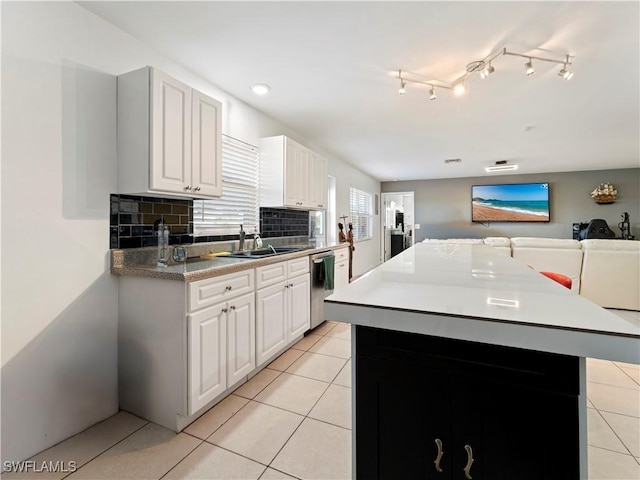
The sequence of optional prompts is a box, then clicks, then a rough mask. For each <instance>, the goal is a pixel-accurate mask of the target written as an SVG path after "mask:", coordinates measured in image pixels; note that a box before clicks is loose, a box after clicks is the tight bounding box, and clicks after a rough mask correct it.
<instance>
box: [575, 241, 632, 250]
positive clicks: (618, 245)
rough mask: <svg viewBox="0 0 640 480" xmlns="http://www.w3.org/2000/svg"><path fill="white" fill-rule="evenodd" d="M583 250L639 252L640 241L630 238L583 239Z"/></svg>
mask: <svg viewBox="0 0 640 480" xmlns="http://www.w3.org/2000/svg"><path fill="white" fill-rule="evenodd" d="M580 244H581V245H582V249H583V250H615V251H623V252H639V251H640V242H634V241H630V240H599V239H589V240H581V241H580Z"/></svg>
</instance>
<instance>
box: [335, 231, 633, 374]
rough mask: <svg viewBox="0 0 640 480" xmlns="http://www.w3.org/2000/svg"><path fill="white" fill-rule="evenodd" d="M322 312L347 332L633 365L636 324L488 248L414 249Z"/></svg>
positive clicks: (343, 292) (365, 278)
mask: <svg viewBox="0 0 640 480" xmlns="http://www.w3.org/2000/svg"><path fill="white" fill-rule="evenodd" d="M603 282H606V279H603ZM325 310H326V312H325V313H326V318H327V319H330V320H336V321H340V322H346V323H351V324H355V325H364V326H371V327H376V328H384V329H390V330H397V331H404V332H412V333H420V334H425V335H434V336H440V337H446V338H457V339H462V340H471V341H477V342H481V343H489V344H496V345H506V346H512V347H519V348H527V349H531V350H538V351H544V352H551V353H561V354H566V355H574V356H581V357H593V358H602V359H607V360H615V361H621V362H628V363H640V322H636V321H633V320H625V319H623V318H621V317H619V316H617V315H615V314H613V313H611V312H609V311H607V310H605V309H603V308H601V307H600V306H598V305H596V304H595V303H593V302H591V301H589V300H587V299H586V298H584V297H581V296H579V295H578V294H577V293H575V292H572V291H571V290H569V289H567V288H565V287H563V286H561V285H560V284H558V283H556V282H554V281H553V280H550V279H548V278H547V277H545V276H543V275H541V274H540V273H538V272H536V271H535V270H533V269H531V268H529V267H527V266H526V265H524V264H522V263H520V262H519V261H517V260H514V259H512V258H511V257H509V256H506V255H504V254H502V253H500V252H498V251H496V250H494V249H493V247H490V246H488V245H465V244H425V243H421V244H417V245H415V246H413V247H411V248H409V249H407V250H405V251H403V252H402V253H400V254H399V255H397V256H395V257H393V258H392V259H391V260H389V261H387V262H385V263H383V264H382V265H380V266H378V267H376V268H375V269H374V270H372V271H370V272H369V273H367V274H366V275H364V276H362V277H361V278H359V279H358V280H357V281H356V282H354V283H352V284H350V285H349V286H348V287H345V288H343V289H342V290H340V291H338V292H335V293H334V294H332V295H331V296H329V297H328V298H327V299H326V300H325Z"/></svg>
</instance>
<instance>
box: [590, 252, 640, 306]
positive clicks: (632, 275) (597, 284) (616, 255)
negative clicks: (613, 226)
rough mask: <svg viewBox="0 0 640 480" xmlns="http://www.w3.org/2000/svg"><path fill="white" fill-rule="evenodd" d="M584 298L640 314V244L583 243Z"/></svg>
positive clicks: (601, 304)
mask: <svg viewBox="0 0 640 480" xmlns="http://www.w3.org/2000/svg"><path fill="white" fill-rule="evenodd" d="M580 243H581V244H582V250H583V252H584V261H583V262H582V276H581V283H582V286H581V288H580V295H584V296H585V297H587V298H588V299H589V300H591V301H593V302H595V303H597V304H598V305H600V306H602V307H608V308H621V309H626V310H640V242H635V241H629V240H596V239H592V240H582V241H581V242H580Z"/></svg>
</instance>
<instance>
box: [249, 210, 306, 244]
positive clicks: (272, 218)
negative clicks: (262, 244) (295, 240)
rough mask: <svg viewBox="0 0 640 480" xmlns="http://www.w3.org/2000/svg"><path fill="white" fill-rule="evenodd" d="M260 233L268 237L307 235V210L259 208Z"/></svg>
mask: <svg viewBox="0 0 640 480" xmlns="http://www.w3.org/2000/svg"><path fill="white" fill-rule="evenodd" d="M260 234H261V236H262V237H263V238H269V237H302V236H308V235H309V212H308V211H307V210H287V209H285V208H270V207H262V208H260Z"/></svg>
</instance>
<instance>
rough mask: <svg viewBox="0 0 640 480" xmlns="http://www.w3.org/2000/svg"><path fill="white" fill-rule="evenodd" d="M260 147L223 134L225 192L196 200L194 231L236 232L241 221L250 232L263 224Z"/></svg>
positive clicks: (216, 233)
mask: <svg viewBox="0 0 640 480" xmlns="http://www.w3.org/2000/svg"><path fill="white" fill-rule="evenodd" d="M258 172H259V150H258V148H257V147H254V146H252V145H249V144H247V143H244V142H241V141H240V140H236V139H235V138H232V137H229V136H227V135H223V136H222V196H221V197H220V198H216V199H213V200H194V202H193V228H194V234H195V235H235V234H237V233H238V231H239V230H240V225H243V226H244V230H245V231H246V232H248V233H251V232H253V227H254V225H255V226H257V225H259V224H260V221H259V210H258Z"/></svg>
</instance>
